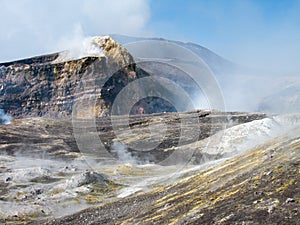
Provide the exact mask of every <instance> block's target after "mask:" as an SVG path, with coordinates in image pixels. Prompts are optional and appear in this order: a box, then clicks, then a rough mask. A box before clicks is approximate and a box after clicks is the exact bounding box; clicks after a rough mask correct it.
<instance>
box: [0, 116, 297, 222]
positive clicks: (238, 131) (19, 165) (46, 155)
mask: <svg viewBox="0 0 300 225" xmlns="http://www.w3.org/2000/svg"><path fill="white" fill-rule="evenodd" d="M195 117H196V118H197V119H198V120H199V121H200V123H199V124H200V126H201V129H198V132H199V133H196V135H194V136H196V137H197V138H196V139H192V141H191V138H190V136H189V135H187V136H182V137H181V138H182V139H183V141H182V142H181V144H180V145H179V144H178V135H180V134H181V133H179V132H178V130H179V129H181V128H182V127H181V126H180V124H181V123H180V122H181V120H182V119H191V118H195ZM113 119H117V121H121V122H120V123H115V126H114V127H113V128H112V124H111V122H112V118H109V117H105V118H99V119H97V120H96V128H97V130H96V132H97V135H99V138H100V139H101V141H102V143H103V144H104V145H105V149H106V150H107V151H108V152H111V153H112V154H113V153H114V151H116V150H115V148H118V149H119V148H121V147H122V146H123V147H124V146H125V147H124V149H125V151H126V154H127V156H129V158H123V159H122V157H124V154H123V155H122V154H121V155H120V154H119V155H118V154H115V155H114V156H116V157H120V158H119V160H117V158H114V157H112V158H109V159H107V160H105V159H103V158H100V157H98V155H97V154H94V155H93V154H82V152H80V151H79V149H78V145H77V142H76V138H75V137H74V124H72V121H70V120H56V119H46V118H24V119H16V120H14V121H13V122H12V123H11V124H8V125H0V134H1V140H0V141H1V143H0V152H1V155H0V162H1V167H0V172H1V173H0V177H1V179H0V193H1V195H0V197H1V198H0V205H1V207H0V222H1V223H4V224H5V223H7V224H26V223H36V224H42V223H45V224H74V223H77V224H86V223H90V224H105V223H107V224H118V223H121V222H124V223H125V224H144V223H146V224H147V223H148V224H153V223H154V224H163V223H165V224H170V223H179V224H189V223H191V224H193V223H194V224H199V222H200V223H201V224H208V223H209V222H208V221H215V222H216V223H218V221H219V223H220V224H222V223H225V224H226V221H231V220H232V221H236V223H239V222H243V220H242V215H245V213H247V212H250V211H249V210H250V209H251V210H253V212H254V214H253V215H256V214H257V213H258V214H259V215H262V216H263V215H265V213H266V212H267V213H268V210H269V208H270V207H271V208H272V206H273V208H274V209H275V212H276V210H277V211H278V212H280V213H279V214H278V216H277V217H278V218H281V219H282V220H283V221H287V220H284V218H283V217H284V216H286V215H287V213H290V214H289V215H290V217H291V218H292V219H291V221H295V218H298V217H297V215H298V214H296V213H298V211H297V210H299V199H298V197H299V196H298V195H297V193H296V192H297V190H298V189H297V188H296V186H297V179H298V178H299V173H297V171H298V170H299V163H298V159H299V157H298V155H297V154H296V153H297V151H296V150H297V149H298V144H297V143H298V136H297V135H296V134H297V131H298V130H294V133H295V132H296V133H295V134H294V136H295V135H296V136H295V137H294V138H290V137H288V138H286V142H284V141H283V138H281V139H273V140H272V137H275V136H276V135H279V134H281V133H282V132H284V131H288V130H290V129H292V127H295V126H297V124H298V123H299V116H298V115H293V116H279V117H274V118H267V117H266V115H264V114H257V113H220V112H209V111H193V112H186V113H183V114H182V115H179V114H178V113H162V114H154V115H135V116H131V117H129V118H128V117H122V116H121V117H118V118H113ZM122 121H123V122H122ZM124 121H129V123H128V124H129V127H124ZM82 122H83V123H84V120H83V121H82ZM85 124H87V123H85ZM184 124H185V126H186V127H185V129H187V131H190V132H194V133H195V130H193V129H194V126H193V124H190V125H189V123H184ZM161 125H163V126H164V127H165V128H166V129H165V130H163V129H157V130H155V132H149V127H151V126H152V127H156V126H161ZM128 129H130V130H131V132H130V133H128ZM189 129H190V130H189ZM86 132H87V133H89V132H95V131H93V129H89V127H86ZM160 132H161V133H160ZM163 132H164V133H165V134H166V135H165V136H164V137H165V138H164V139H163V142H162V143H164V144H162V145H158V146H157V148H155V149H153V150H151V151H148V152H146V154H145V153H144V152H143V153H144V154H142V153H140V152H139V154H137V153H135V152H134V149H131V148H130V146H134V143H136V142H138V141H141V140H142V141H143V140H146V139H147V138H149V139H150V140H151V137H152V136H151V135H154V136H153V137H156V136H155V135H157V136H161V135H163V134H162V133H163ZM116 133H117V135H116ZM187 134H188V133H187ZM233 134H234V135H233ZM133 137H134V138H133ZM153 137H152V138H153ZM270 139H271V140H272V141H271V142H270V143H269V145H268V144H265V146H262V147H261V148H259V149H256V150H253V151H254V153H253V154H252V153H251V154H252V155H251V156H249V154H250V153H247V154H248V156H247V157H250V158H249V160H247V157H246V156H240V157H237V158H234V157H235V156H236V155H243V154H244V153H243V152H245V151H247V150H249V149H251V148H253V147H255V146H257V145H259V144H264V143H265V142H266V140H270ZM276 141H278V143H277V142H276ZM116 143H120V145H118V144H116ZM284 143H285V144H284ZM284 145H286V146H287V149H290V150H289V151H286V152H284V151H281V149H282V148H283V147H284ZM280 146H282V148H281V147H280ZM124 149H123V150H124ZM270 149H272V151H271V150H270ZM119 150H120V149H119ZM176 151H177V152H179V156H180V154H182V155H183V154H187V153H189V154H190V153H191V152H192V153H193V154H191V159H190V160H189V161H187V162H185V164H184V165H181V164H176V163H174V164H168V165H162V164H161V163H160V162H161V160H164V159H165V158H168V157H169V156H170V155H172V154H174V152H176ZM255 151H257V153H255ZM250 152H251V151H250ZM272 152H277V153H276V154H277V155H276V154H275V153H272ZM126 154H125V155H126ZM272 154H273V155H272ZM285 154H287V155H285ZM150 156H151V157H150ZM271 156H272V159H274V158H276V157H277V158H276V160H273V161H267V160H265V161H259V160H263V159H265V157H270V158H271ZM287 157H291V159H290V161H288V160H287ZM132 159H133V161H131V160H132ZM281 159H282V161H281V162H280V163H279V161H280V160H281ZM228 160H229V161H228ZM230 160H234V163H233V164H236V168H235V169H233V166H232V165H233V164H232V163H230ZM90 162H93V163H94V164H93V167H91V163H90ZM222 163H223V166H221V169H218V168H219V167H220V166H218V165H222ZM272 163H273V164H274V165H273V164H272ZM286 163H288V165H289V166H285V165H287V164H286ZM259 165H262V168H265V170H266V171H265V172H266V173H268V172H270V171H271V173H272V172H273V173H274V177H273V178H270V179H271V181H272V182H273V184H276V185H277V186H278V187H276V188H277V189H278V190H281V189H282V191H281V192H280V191H278V192H279V193H281V194H282V193H284V195H282V196H281V197H280V198H279V197H278V196H277V195H276V193H277V192H276V190H277V189H276V190H274V192H272V186H271V185H269V186H268V185H267V183H266V182H265V183H261V184H260V185H261V186H257V187H256V186H255V185H256V184H257V182H258V181H256V180H255V179H257V180H259V182H262V181H261V180H260V179H259V178H255V174H256V175H257V176H263V175H262V174H263V169H262V168H260V167H259ZM279 166H283V167H282V168H284V170H282V169H279V170H278V172H277V169H276V168H277V167H279ZM222 168H225V169H224V170H222ZM258 168H260V169H258ZM272 168H274V169H272ZM285 169H286V170H285ZM231 170H232V171H231ZM255 170H257V171H258V172H254V171H255ZM267 170H268V171H267ZM210 171H217V172H210ZM234 171H236V172H234ZM237 171H239V172H237ZM259 171H262V172H261V173H260V172H259ZM275 172H276V173H275ZM206 173H207V174H206ZM210 173H215V175H214V176H212V175H209V174H210ZM222 173H223V174H222ZM254 173H255V174H254ZM229 175H232V177H230V176H229ZM283 175H284V176H285V178H283V177H281V176H283ZM193 176H195V177H193ZM217 177H219V181H217V180H218V178H217ZM226 177H227V178H226ZM247 177H254V178H253V179H254V180H253V179H252V180H251V179H250V180H249V179H248V178H247ZM225 178H226V179H225ZM231 178H232V182H231V183H230V184H229V183H228V182H229V180H231ZM203 179H204V180H205V179H211V184H210V182H208V181H207V182H206V183H207V185H209V187H210V188H209V189H207V190H206V189H203V190H202V189H201V188H204V187H205V185H204V183H205V182H204V183H203ZM216 179H217V180H216ZM277 179H279V180H282V184H281V183H278V182H276V180H277ZM271 181H270V182H271ZM235 182H237V183H235ZM243 182H245V185H244V186H243ZM247 182H250V183H251V184H252V186H253V185H254V186H253V188H252V189H251V192H257V193H260V188H262V186H265V188H266V189H268V188H269V189H268V190H265V191H264V192H267V193H271V192H272V193H273V195H272V198H270V199H271V200H270V199H268V198H267V197H266V196H263V197H260V198H257V199H255V200H257V201H258V202H257V204H255V206H253V208H251V204H252V203H251V201H252V200H253V199H254V197H253V198H250V197H249V196H250V192H248V191H250V189H249V188H248V186H247V185H246V184H247ZM253 182H254V183H255V182H256V183H255V184H254V183H253ZM250 183H249V184H250ZM203 185H204V186H203ZM210 185H211V186H210ZM222 185H223V186H222ZM226 185H228V186H226ZM240 185H241V186H240ZM237 186H239V187H240V188H241V191H237V190H236V189H235V188H236V187H237ZM252 186H251V187H252ZM225 187H226V188H225ZM199 188H200V189H199ZM222 188H223V190H226V191H224V195H221V192H220V190H221V189H222ZM280 188H281V189H280ZM292 188H294V189H292ZM198 189H199V190H202V191H203V193H205V196H203V195H202V194H201V193H200V192H197V191H195V190H198ZM235 191H237V192H235ZM286 191H289V193H288V192H286ZM236 194H238V195H237V197H234V196H236ZM248 195H249V196H248ZM201 196H202V197H201ZM241 196H245V198H247V199H246V200H245V201H246V203H247V202H248V203H249V204H248V205H249V206H247V204H246V203H243V202H240V203H239V204H240V205H238V206H237V205H235V204H233V202H234V201H235V200H232V199H231V198H233V199H236V198H238V199H239V198H241V199H242V197H241ZM288 197H289V198H290V199H292V200H291V201H290V202H289V204H288V207H289V208H288V210H289V211H286V210H284V209H282V208H281V206H282V207H283V205H284V201H286V199H287V198H288ZM201 199H202V200H201ZM208 199H210V203H211V204H212V203H213V205H211V207H216V208H214V209H217V210H219V211H220V213H219V214H218V215H216V214H211V216H209V214H207V210H208V208H205V207H204V206H203V204H204V205H205V204H208V203H207V200H208ZM221 199H223V200H222V201H221ZM255 200H253V201H255ZM226 201H228V202H226ZM189 202H190V205H189V204H188V203H189ZM238 202H239V201H238ZM250 203H251V204H250ZM218 204H220V205H218ZM222 204H223V206H222ZM243 204H246V206H247V207H248V208H247V207H246V206H245V207H244V208H243ZM176 205H178V207H179V206H180V207H181V208H180V209H179V208H178V207H175V206H176ZM225 205H227V208H226V207H225ZM256 206H257V207H256ZM174 207H175V208H174ZM228 207H229V208H228ZM234 207H241V211H240V214H238V213H237V214H234V215H231V214H230V213H229V212H230V211H232V212H235V211H234V210H233V208H234ZM225 208H226V211H225ZM271 208H270V210H271ZM214 209H212V211H213V210H214ZM243 209H246V211H245V210H244V211H243ZM258 209H260V210H262V212H261V213H260V212H259V211H257V210H258ZM81 210H83V211H81ZM222 210H223V211H222ZM247 210H248V211H247ZM265 210H266V212H265ZM280 210H281V211H280ZM282 210H283V211H282ZM295 210H296V211H295ZM271 211H272V210H271ZM73 213H75V214H73ZM293 213H294V214H293ZM202 214H203V215H202ZM227 214H228V215H227ZM258 214H257V215H258ZM269 214H270V213H268V215H269ZM192 215H194V216H192ZM213 215H214V218H212V217H213ZM273 215H274V214H273ZM273 217H274V218H275V219H274V220H270V221H279V219H278V218H277V217H276V216H273ZM273 217H272V218H273ZM58 218H60V219H58ZM197 218H198V219H197ZM245 218H246V219H245V221H246V222H247V221H250V222H249V224H256V223H257V221H258V220H259V219H260V218H261V217H259V216H257V217H256V218H252V223H251V218H250V217H245ZM276 218H277V219H276ZM45 219H46V220H45ZM53 219H54V220H53ZM201 221H202V222H201ZM220 221H221V222H220ZM222 221H223V222H222ZM255 221H256V222H255ZM285 224H293V223H288V222H287V223H285Z"/></svg>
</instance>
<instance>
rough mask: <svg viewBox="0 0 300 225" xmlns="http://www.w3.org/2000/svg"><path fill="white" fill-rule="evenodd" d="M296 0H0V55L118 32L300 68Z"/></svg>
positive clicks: (60, 47)
mask: <svg viewBox="0 0 300 225" xmlns="http://www.w3.org/2000/svg"><path fill="white" fill-rule="evenodd" d="M299 12H300V1H298V0H260V1H259V0H85V1H81V0H44V1H38V0H0V21H1V25H0V26H1V27H0V28H1V29H0V61H8V60H14V59H17V58H24V57H29V56H33V55H38V54H44V53H47V52H53V51H59V50H64V49H66V48H68V47H70V46H69V45H70V43H71V44H72V45H74V43H76V41H78V40H80V38H82V37H85V36H94V35H101V34H111V33H119V34H125V35H132V36H155V37H164V38H169V39H175V40H182V41H190V42H195V43H197V44H199V45H202V46H204V47H207V48H209V49H211V50H213V51H214V52H216V53H218V54H219V55H221V56H223V57H224V58H227V59H230V60H232V61H235V62H238V63H241V64H246V65H250V66H253V67H259V68H263V67H268V68H271V67H272V68H273V69H274V70H282V71H291V72H293V73H295V71H298V72H299V71H300V70H299V69H298V68H299V67H298V64H299V63H298V61H299V59H300V44H299V43H300V13H299Z"/></svg>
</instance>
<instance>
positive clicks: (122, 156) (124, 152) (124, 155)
mask: <svg viewBox="0 0 300 225" xmlns="http://www.w3.org/2000/svg"><path fill="white" fill-rule="evenodd" d="M111 152H112V153H115V154H116V155H117V157H118V159H119V160H120V161H123V162H127V163H131V164H137V160H136V159H135V158H134V157H133V156H132V155H131V153H130V152H128V149H127V146H126V145H124V144H123V143H121V142H114V143H113V145H112V149H111Z"/></svg>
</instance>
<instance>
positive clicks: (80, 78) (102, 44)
mask: <svg viewBox="0 0 300 225" xmlns="http://www.w3.org/2000/svg"><path fill="white" fill-rule="evenodd" d="M90 44H91V45H93V46H94V47H95V48H99V49H100V50H102V52H103V53H104V54H103V55H85V56H84V55H83V56H81V57H80V58H75V59H74V58H72V57H69V53H68V52H61V53H54V54H50V55H45V56H40V57H34V58H30V59H24V60H19V61H15V62H8V63H1V64H0V85H1V86H0V108H2V109H4V110H5V112H8V113H10V114H11V115H12V116H13V117H22V116H46V117H70V115H71V113H72V106H73V104H74V102H76V100H78V99H81V101H82V102H84V101H83V100H82V98H87V99H90V98H94V100H95V104H94V109H93V110H94V111H95V114H96V115H99V116H100V115H103V114H106V113H108V112H109V110H110V107H111V104H112V102H113V98H114V97H115V96H116V94H117V93H118V91H120V90H121V89H122V87H124V86H126V85H127V84H128V83H129V82H131V81H133V80H135V79H137V78H141V77H143V76H148V74H147V73H146V72H144V71H142V70H141V69H138V68H137V67H136V66H135V63H134V61H133V58H132V56H131V55H130V54H129V53H128V52H127V51H126V49H125V48H123V47H122V46H121V45H119V44H118V43H117V42H115V41H114V40H113V39H112V38H110V37H109V36H103V37H95V38H93V39H92V40H91V43H90ZM124 104H126V102H124Z"/></svg>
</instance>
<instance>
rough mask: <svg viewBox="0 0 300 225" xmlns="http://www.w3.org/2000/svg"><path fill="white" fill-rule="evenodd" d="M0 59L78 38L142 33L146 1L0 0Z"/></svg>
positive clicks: (61, 45)
mask: <svg viewBox="0 0 300 225" xmlns="http://www.w3.org/2000/svg"><path fill="white" fill-rule="evenodd" d="M0 10H1V13H0V20H1V21H2V23H1V29H0V49H1V53H0V61H1V62H3V61H11V60H16V59H18V58H26V57H31V56H34V55H40V54H45V53H49V52H56V51H62V50H66V49H69V48H70V47H72V46H74V42H76V41H78V39H79V38H80V37H84V36H97V35H104V34H111V33H121V34H126V35H142V34H144V33H145V32H146V29H145V27H146V24H147V22H148V20H149V17H150V9H149V5H148V0H114V1H111V0H85V1H80V0H45V1H35V0H19V1H16V0H12V1H5V0H0Z"/></svg>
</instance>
